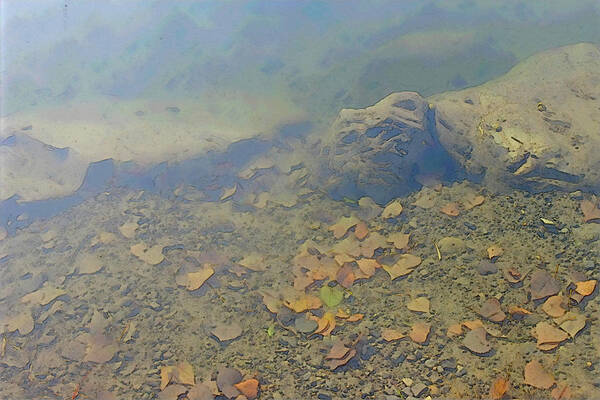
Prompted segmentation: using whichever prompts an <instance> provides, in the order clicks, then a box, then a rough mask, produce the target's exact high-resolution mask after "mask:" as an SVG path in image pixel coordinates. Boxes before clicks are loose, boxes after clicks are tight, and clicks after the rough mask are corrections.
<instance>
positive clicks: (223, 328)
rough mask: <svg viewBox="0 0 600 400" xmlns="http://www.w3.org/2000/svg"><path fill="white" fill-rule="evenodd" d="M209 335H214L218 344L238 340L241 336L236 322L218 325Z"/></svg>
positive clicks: (240, 330)
mask: <svg viewBox="0 0 600 400" xmlns="http://www.w3.org/2000/svg"><path fill="white" fill-rule="evenodd" d="M210 333H212V334H213V335H215V336H216V337H217V339H219V341H220V342H226V341H228V340H233V339H236V338H238V337H239V336H240V335H241V334H242V327H241V326H240V325H239V324H237V323H236V322H233V323H231V324H225V323H219V324H217V326H216V327H215V328H214V329H213V330H212V331H210Z"/></svg>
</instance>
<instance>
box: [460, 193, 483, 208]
mask: <svg viewBox="0 0 600 400" xmlns="http://www.w3.org/2000/svg"><path fill="white" fill-rule="evenodd" d="M484 201H485V197H483V196H482V195H476V194H473V193H471V194H469V195H467V196H465V198H464V199H463V201H462V205H463V207H464V209H465V210H467V211H468V210H470V209H472V208H474V207H477V206H480V205H482V204H483V202H484Z"/></svg>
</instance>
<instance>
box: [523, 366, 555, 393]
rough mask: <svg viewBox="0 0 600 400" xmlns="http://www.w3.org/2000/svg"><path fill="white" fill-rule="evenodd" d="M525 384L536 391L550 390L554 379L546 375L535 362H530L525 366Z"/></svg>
mask: <svg viewBox="0 0 600 400" xmlns="http://www.w3.org/2000/svg"><path fill="white" fill-rule="evenodd" d="M525 384H526V385H530V386H533V387H536V388H538V389H550V388H551V387H552V385H554V378H553V377H552V375H550V374H549V373H547V372H546V371H545V370H544V368H543V367H542V364H540V363H539V362H538V361H537V360H533V361H530V362H529V363H527V365H526V366H525Z"/></svg>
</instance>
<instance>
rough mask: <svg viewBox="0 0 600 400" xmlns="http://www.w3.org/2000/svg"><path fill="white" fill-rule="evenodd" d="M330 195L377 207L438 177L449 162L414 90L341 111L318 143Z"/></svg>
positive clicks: (428, 113)
mask: <svg viewBox="0 0 600 400" xmlns="http://www.w3.org/2000/svg"><path fill="white" fill-rule="evenodd" d="M324 144H325V146H324V148H323V152H322V153H323V155H324V156H325V157H326V159H327V161H328V170H327V172H331V174H330V175H329V178H328V179H327V181H326V182H325V187H326V188H327V190H328V191H329V192H330V193H331V194H333V195H334V197H338V198H339V197H349V198H354V199H356V198H359V197H361V196H366V195H368V196H370V197H372V198H373V199H374V200H375V201H377V202H378V203H385V202H387V201H388V200H389V199H391V198H393V197H397V196H401V195H404V194H407V193H409V192H411V191H413V190H415V189H418V188H419V187H420V186H421V184H422V183H424V182H428V181H436V180H439V179H440V178H443V177H444V176H445V175H447V174H448V172H449V171H451V170H452V162H451V160H450V158H449V157H448V155H447V153H446V152H445V151H444V150H443V149H442V147H441V146H440V144H439V142H438V140H437V137H436V134H435V121H434V118H433V113H432V112H431V110H430V109H429V106H428V104H427V102H426V101H425V99H423V98H422V97H421V96H420V95H419V94H417V93H414V92H401V93H394V94H391V95H389V96H388V97H386V98H385V99H383V100H381V101H380V102H378V103H377V104H375V105H373V106H371V107H367V108H365V109H359V110H352V109H345V110H342V111H341V112H340V114H339V116H338V118H337V120H336V121H335V123H334V124H333V126H332V128H331V130H330V131H329V134H328V135H327V137H326V138H325V140H324Z"/></svg>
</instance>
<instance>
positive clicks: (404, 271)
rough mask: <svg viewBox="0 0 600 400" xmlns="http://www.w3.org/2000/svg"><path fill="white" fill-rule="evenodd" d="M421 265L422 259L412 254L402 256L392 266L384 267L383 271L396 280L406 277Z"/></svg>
mask: <svg viewBox="0 0 600 400" xmlns="http://www.w3.org/2000/svg"><path fill="white" fill-rule="evenodd" d="M420 264H421V258H420V257H417V256H414V255H412V254H402V255H401V256H400V258H398V261H396V263H395V264H394V265H392V266H387V265H383V266H382V267H383V269H384V270H385V271H386V272H387V273H388V274H389V275H390V279H391V280H394V279H396V278H398V277H400V276H405V275H408V274H410V273H411V272H413V271H414V269H415V268H416V267H418V266H419V265H420Z"/></svg>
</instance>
